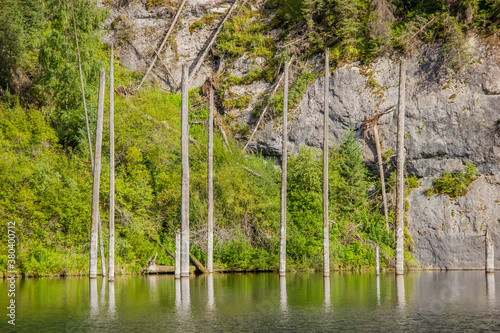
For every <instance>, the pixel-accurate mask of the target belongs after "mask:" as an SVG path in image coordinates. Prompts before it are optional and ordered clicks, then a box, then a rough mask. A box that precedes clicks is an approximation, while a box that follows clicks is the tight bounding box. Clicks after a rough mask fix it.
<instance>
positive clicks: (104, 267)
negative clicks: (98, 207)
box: [97, 214, 106, 276]
mask: <svg viewBox="0 0 500 333" xmlns="http://www.w3.org/2000/svg"><path fill="white" fill-rule="evenodd" d="M97 223H98V224H99V248H100V250H101V251H100V252H101V270H102V276H106V258H105V257H104V241H103V240H102V223H101V216H100V214H99V218H98V219H97Z"/></svg>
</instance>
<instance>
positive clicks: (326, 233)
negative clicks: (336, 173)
mask: <svg viewBox="0 0 500 333" xmlns="http://www.w3.org/2000/svg"><path fill="white" fill-rule="evenodd" d="M324 88H325V91H324V94H325V96H324V97H325V104H324V112H323V113H324V118H323V276H324V277H329V276H330V222H329V221H330V219H329V213H328V153H329V151H328V120H329V115H328V114H329V112H328V95H329V92H330V63H329V51H328V49H326V51H325V84H324Z"/></svg>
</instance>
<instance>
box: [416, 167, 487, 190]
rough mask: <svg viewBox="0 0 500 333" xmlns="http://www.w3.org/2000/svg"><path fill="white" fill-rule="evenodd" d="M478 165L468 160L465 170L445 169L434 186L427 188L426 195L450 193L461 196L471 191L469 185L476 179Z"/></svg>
mask: <svg viewBox="0 0 500 333" xmlns="http://www.w3.org/2000/svg"><path fill="white" fill-rule="evenodd" d="M476 173H477V170H476V167H475V166H474V164H472V163H471V162H469V161H467V166H466V168H465V171H463V172H454V173H450V172H447V171H444V172H442V173H441V177H439V178H438V179H436V180H434V182H433V187H432V188H428V189H426V190H425V195H426V196H432V195H434V194H438V193H439V194H448V195H449V196H450V197H452V198H456V197H461V196H464V195H466V194H467V192H468V191H469V185H470V183H472V182H473V181H474V180H476Z"/></svg>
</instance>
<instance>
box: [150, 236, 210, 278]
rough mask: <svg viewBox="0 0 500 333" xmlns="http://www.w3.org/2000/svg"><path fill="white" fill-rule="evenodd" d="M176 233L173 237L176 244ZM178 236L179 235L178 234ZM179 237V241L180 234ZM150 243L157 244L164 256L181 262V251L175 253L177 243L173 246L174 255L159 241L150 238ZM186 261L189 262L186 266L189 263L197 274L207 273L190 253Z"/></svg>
mask: <svg viewBox="0 0 500 333" xmlns="http://www.w3.org/2000/svg"><path fill="white" fill-rule="evenodd" d="M177 233H179V232H177ZM177 233H176V236H175V237H176V242H177V237H178V236H177ZM179 234H180V233H179ZM179 237H180V238H179V240H180V239H181V238H182V234H180V236H179ZM150 241H152V242H155V243H156V244H158V246H159V247H160V248H161V249H162V250H163V251H165V253H166V254H168V255H169V256H170V257H171V258H173V259H174V260H176V262H179V261H181V262H182V250H180V251H177V246H178V245H177V243H176V245H175V251H176V253H175V254H174V253H172V252H170V251H169V250H168V249H167V248H166V247H165V246H163V244H162V243H160V242H159V241H157V240H156V239H154V238H150ZM180 242H181V241H180ZM180 242H179V244H180ZM179 246H180V245H179ZM177 253H179V254H180V258H177V256H178V255H177ZM188 260H189V261H188V264H189V262H191V264H193V266H194V267H196V271H197V272H199V273H207V270H206V268H205V266H203V264H202V263H201V262H200V261H199V260H198V259H197V258H196V257H195V256H193V255H192V254H191V253H189V259H188ZM188 267H189V266H188ZM179 269H180V268H179ZM179 274H182V273H179Z"/></svg>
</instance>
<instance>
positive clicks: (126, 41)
mask: <svg viewBox="0 0 500 333" xmlns="http://www.w3.org/2000/svg"><path fill="white" fill-rule="evenodd" d="M146 2H147V1H125V0H122V1H113V5H112V6H111V8H110V15H109V17H108V18H107V20H106V22H105V23H104V29H106V30H107V34H106V35H105V36H103V42H104V43H111V42H113V43H114V44H115V46H116V53H117V55H118V57H119V58H120V60H121V62H122V64H123V65H124V66H125V67H127V68H129V69H130V70H132V71H135V72H142V73H144V72H146V70H147V68H148V67H149V65H150V63H151V61H152V59H153V56H154V54H155V52H156V51H157V49H158V47H159V46H160V44H161V41H162V40H163V38H164V36H165V34H166V33H167V30H168V29H169V27H170V24H171V22H172V20H173V18H174V16H175V14H176V12H177V9H178V7H179V5H180V3H181V0H177V1H174V2H173V3H172V7H151V8H149V10H148V8H147V7H146ZM100 5H101V6H104V4H103V3H100ZM227 8H229V3H228V2H227V1H224V0H190V1H187V3H186V6H185V9H184V10H183V12H182V14H181V17H180V18H179V21H178V22H177V24H176V28H175V30H174V33H173V34H172V37H171V38H172V41H169V42H167V44H166V46H165V48H164V49H163V50H162V52H160V56H161V58H162V59H163V62H164V63H165V64H166V66H168V67H169V68H168V70H167V69H166V68H165V65H163V64H162V62H161V61H160V60H159V59H158V60H157V61H156V64H155V66H154V67H153V70H152V71H151V72H152V73H151V74H150V76H149V77H148V81H155V82H157V83H158V84H159V85H160V86H161V87H164V88H167V87H170V88H173V89H176V88H177V87H176V86H177V84H179V82H180V78H181V72H182V64H183V63H189V64H192V63H193V61H194V60H195V59H196V58H197V57H198V55H199V54H200V53H201V52H202V51H203V48H204V46H205V44H206V42H207V40H208V38H209V37H210V35H211V34H212V31H213V30H214V28H215V27H216V26H217V24H218V23H219V21H217V20H216V21H214V22H213V24H211V25H207V26H204V27H203V28H202V29H198V30H196V31H195V32H193V33H191V32H190V31H189V27H190V26H191V25H192V24H193V23H195V22H196V21H197V20H199V19H201V18H202V17H203V16H204V15H205V14H211V13H213V12H214V10H215V11H217V10H218V12H225V10H226V9H227ZM119 16H121V17H120V19H122V20H124V21H125V23H124V24H125V26H126V27H127V28H126V30H127V31H126V32H123V31H120V29H113V22H115V20H116V19H117V18H118V17H119ZM124 35H126V36H127V38H124ZM168 71H170V72H171V73H172V75H170V74H169V73H168ZM212 72H213V68H212V65H211V64H210V63H209V62H207V61H205V63H204V64H203V65H202V67H201V68H200V70H199V71H198V73H197V75H196V76H195V77H194V79H193V80H192V82H190V88H194V87H197V86H200V85H202V84H203V82H205V79H206V77H207V76H209V75H211V74H212ZM172 76H173V77H172ZM133 84H135V83H133ZM137 84H138V82H137Z"/></svg>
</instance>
